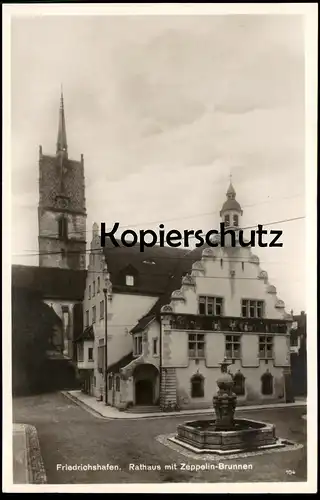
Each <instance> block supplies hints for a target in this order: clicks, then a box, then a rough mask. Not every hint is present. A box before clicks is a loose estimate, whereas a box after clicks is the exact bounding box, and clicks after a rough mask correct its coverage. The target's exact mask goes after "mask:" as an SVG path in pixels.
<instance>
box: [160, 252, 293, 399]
mask: <svg viewBox="0 0 320 500" xmlns="http://www.w3.org/2000/svg"><path fill="white" fill-rule="evenodd" d="M231 272H232V273H231ZM237 278H238V279H237ZM200 296H207V297H222V298H223V316H225V317H229V318H236V319H237V318H239V319H240V318H241V317H242V309H241V300H242V299H251V300H260V301H263V303H264V312H263V319H273V320H279V321H281V320H282V321H283V320H285V319H286V318H287V314H286V312H285V310H284V304H283V302H282V301H280V300H279V299H278V298H277V296H276V290H275V288H274V287H273V286H272V285H270V284H269V282H268V277H267V274H266V273H265V272H264V271H263V270H262V269H261V268H260V265H259V261H258V259H257V258H256V257H254V256H253V255H252V252H251V251H250V250H249V249H246V248H232V249H231V248H214V249H210V250H207V251H204V252H203V258H202V260H201V261H200V262H197V263H195V264H194V266H193V271H192V273H191V276H190V277H189V279H183V280H182V286H181V289H180V290H177V291H175V292H173V294H172V299H171V302H170V304H169V308H170V309H169V312H168V314H167V313H165V315H164V316H162V369H163V370H170V373H171V375H170V377H171V379H170V380H171V382H170V383H171V386H172V381H174V380H175V384H176V393H175V397H176V401H173V403H174V402H176V403H178V405H179V407H181V408H192V407H208V406H210V405H212V397H213V395H214V394H215V393H216V391H217V385H216V381H217V379H218V377H219V375H220V364H219V363H221V362H222V361H223V359H224V358H225V357H228V354H227V353H226V336H227V335H229V336H230V335H232V333H233V332H232V331H214V330H212V331H202V330H194V329H192V330H183V329H175V328H174V327H172V323H171V321H172V319H174V317H176V316H175V315H173V314H170V310H171V311H172V313H176V314H177V313H178V314H181V315H197V316H198V317H200V316H199V297H200ZM217 319H219V318H218V317H213V316H212V320H213V321H214V320H217ZM261 319H262V318H261ZM235 333H236V332H235ZM188 334H203V335H204V339H205V355H204V357H203V358H201V357H200V358H198V359H192V358H190V357H189V349H188ZM259 335H260V334H259V333H254V332H252V331H251V332H242V333H241V337H240V342H241V347H240V356H239V359H233V361H232V364H231V365H230V372H231V373H232V374H233V375H235V374H236V373H237V372H240V373H241V374H242V375H243V377H244V380H245V382H244V385H245V391H244V394H243V395H239V396H238V401H239V403H240V404H241V403H242V404H246V403H247V404H249V403H252V402H256V403H258V402H263V401H269V402H270V401H282V400H284V399H285V396H286V395H285V384H284V371H286V370H287V369H288V368H289V367H290V337H289V327H288V330H285V331H282V330H281V332H280V331H279V332H274V333H268V337H272V339H273V350H272V356H270V358H268V359H261V357H259ZM230 362H231V361H230ZM266 373H269V374H271V376H272V384H273V391H272V394H268V395H266V394H263V393H262V380H261V377H262V375H264V374H266ZM173 374H174V375H173ZM195 375H200V376H202V377H203V389H204V393H203V396H202V397H194V398H193V397H192V396H191V380H192V377H193V376H195ZM162 390H165V388H163V389H162ZM172 393H173V392H172Z"/></svg>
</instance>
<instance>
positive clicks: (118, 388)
mask: <svg viewBox="0 0 320 500" xmlns="http://www.w3.org/2000/svg"><path fill="white" fill-rule="evenodd" d="M116 391H117V392H120V377H116Z"/></svg>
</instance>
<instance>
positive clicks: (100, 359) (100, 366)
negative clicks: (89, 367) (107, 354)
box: [98, 339, 105, 373]
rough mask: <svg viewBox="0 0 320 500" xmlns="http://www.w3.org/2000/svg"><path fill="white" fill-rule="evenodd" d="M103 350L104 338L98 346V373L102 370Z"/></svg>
mask: <svg viewBox="0 0 320 500" xmlns="http://www.w3.org/2000/svg"><path fill="white" fill-rule="evenodd" d="M104 351H105V349H104V340H103V339H101V340H99V346H98V371H99V372H100V373H103V372H104Z"/></svg>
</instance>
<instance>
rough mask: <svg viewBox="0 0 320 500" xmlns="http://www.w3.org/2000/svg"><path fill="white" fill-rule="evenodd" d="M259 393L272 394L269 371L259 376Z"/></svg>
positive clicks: (271, 379)
mask: <svg viewBox="0 0 320 500" xmlns="http://www.w3.org/2000/svg"><path fill="white" fill-rule="evenodd" d="M261 393H262V394H263V395H264V396H270V395H271V394H273V376H272V375H271V373H270V372H266V373H264V374H263V375H262V377H261Z"/></svg>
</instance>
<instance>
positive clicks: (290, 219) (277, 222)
mask: <svg viewBox="0 0 320 500" xmlns="http://www.w3.org/2000/svg"><path fill="white" fill-rule="evenodd" d="M302 219H305V216H300V217H292V218H288V219H283V220H278V221H274V222H266V223H264V224H256V225H254V226H247V227H242V228H239V229H241V230H242V231H244V230H247V229H255V228H256V227H258V225H261V226H263V227H266V226H273V225H275V224H284V223H286V222H293V221H297V220H302ZM118 229H119V228H118ZM227 229H228V228H226V230H227ZM179 232H180V233H181V231H179ZM208 232H210V230H209V231H208ZM205 234H206V233H201V235H202V236H203V235H205ZM194 238H195V236H194V235H191V236H189V237H188V239H189V240H190V239H194ZM72 241H73V242H76V243H81V241H77V240H72ZM157 243H158V240H157V241H156V242H155V243H154V244H153V246H155V245H156V244H157ZM136 245H137V246H138V243H136ZM103 248H104V247H101V249H100V248H99V249H98V250H96V249H95V250H96V251H94V250H92V249H85V250H84V251H79V250H69V251H68V254H73V253H75V254H80V253H81V254H84V253H98V252H99V253H100V252H101V250H102V251H103ZM117 248H119V247H116V246H114V247H113V248H107V249H106V251H107V252H110V251H112V250H116V249H117ZM121 248H130V247H125V246H124V245H121ZM147 248H148V247H147ZM149 248H151V247H149ZM163 248H172V247H169V246H164V247H163ZM179 248H180V249H182V248H183V247H177V249H179ZM195 248H199V247H195ZM195 248H191V249H190V250H189V251H188V252H192V250H195ZM250 248H255V247H250ZM60 253H61V251H60V252H58V251H57V252H37V253H24V254H13V256H14V257H37V256H41V255H57V254H60ZM141 254H143V252H141ZM157 258H174V257H168V256H159V257H157ZM177 258H179V259H180V258H181V257H177Z"/></svg>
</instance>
